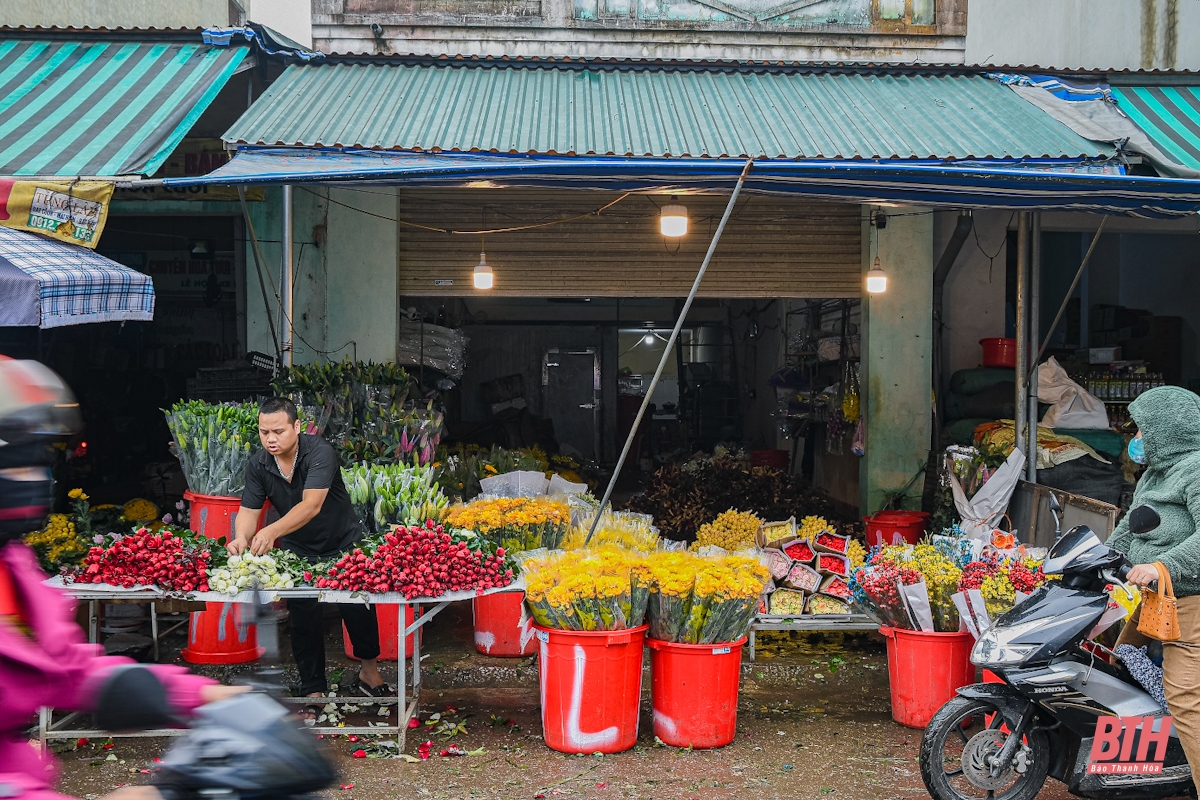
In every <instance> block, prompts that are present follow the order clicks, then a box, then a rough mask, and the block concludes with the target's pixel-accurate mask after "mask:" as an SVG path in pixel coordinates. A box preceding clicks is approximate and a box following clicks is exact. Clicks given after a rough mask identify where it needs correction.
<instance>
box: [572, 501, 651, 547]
mask: <svg viewBox="0 0 1200 800" xmlns="http://www.w3.org/2000/svg"><path fill="white" fill-rule="evenodd" d="M594 518H595V517H594V515H593V516H590V517H588V518H587V519H585V520H584V521H583V522H581V523H580V524H578V525H575V526H574V527H572V528H571V531H570V532H569V533H568V534H567V536H566V538H565V539H563V542H562V548H563V549H564V550H579V549H581V548H583V547H584V546H585V543H587V545H591V546H597V547H598V546H600V545H606V544H607V545H616V546H617V547H624V548H625V549H627V550H636V551H639V552H643V553H649V552H653V551H654V550H655V549H656V548H657V547H658V528H656V527H654V524H653V519H652V517H651V516H650V515H649V514H634V513H632V512H628V511H605V512H604V513H603V514H602V515H601V516H600V522H599V524H598V525H596V530H595V532H594V533H592V539H591V541H590V542H588V538H587V537H588V531H590V530H591V528H592V520H593V519H594Z"/></svg>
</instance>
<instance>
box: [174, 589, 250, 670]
mask: <svg viewBox="0 0 1200 800" xmlns="http://www.w3.org/2000/svg"><path fill="white" fill-rule="evenodd" d="M205 605H206V608H205V610H204V611H193V612H192V616H191V619H190V620H189V621H188V643H187V647H185V648H183V653H182V655H183V660H184V661H187V662H188V663H190V664H244V663H245V662H247V661H253V660H254V659H256V658H258V657H259V656H260V655H262V653H263V649H262V648H261V647H259V646H258V636H257V635H256V634H255V630H254V626H253V625H242V624H241V620H242V614H241V604H239V603H214V602H209V603H206V604H205Z"/></svg>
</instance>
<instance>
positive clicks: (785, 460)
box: [750, 450, 792, 470]
mask: <svg viewBox="0 0 1200 800" xmlns="http://www.w3.org/2000/svg"><path fill="white" fill-rule="evenodd" d="M791 458H792V453H791V451H790V450H751V451H750V466H752V467H773V468H775V469H782V470H786V469H787V468H788V464H789V463H790V462H791Z"/></svg>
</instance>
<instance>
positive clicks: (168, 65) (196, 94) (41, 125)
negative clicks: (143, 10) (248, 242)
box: [0, 33, 247, 178]
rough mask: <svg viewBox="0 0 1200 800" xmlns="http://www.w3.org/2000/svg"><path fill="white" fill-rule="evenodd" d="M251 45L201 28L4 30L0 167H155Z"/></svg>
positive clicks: (37, 172) (19, 171) (14, 171)
mask: <svg viewBox="0 0 1200 800" xmlns="http://www.w3.org/2000/svg"><path fill="white" fill-rule="evenodd" d="M193 38H194V39H195V42H194V43H193V41H192V39H193ZM246 53H247V48H245V47H210V46H209V45H206V44H203V43H202V42H201V41H200V35H199V34H198V33H197V34H195V35H194V37H193V36H189V37H188V39H186V40H181V39H172V40H169V41H167V40H164V41H155V40H153V39H149V40H148V39H147V38H145V37H142V38H134V37H130V38H122V37H121V36H118V35H100V36H96V37H87V36H84V35H82V34H81V35H78V36H76V35H72V36H70V37H67V36H63V37H47V36H29V37H23V36H19V35H8V36H0V176H8V177H20V176H43V177H45V176H57V177H63V178H68V177H76V176H82V177H92V176H98V177H109V176H119V175H150V174H152V173H154V171H155V170H157V169H158V168H159V167H160V166H161V165H162V163H163V162H164V161H165V160H166V158H167V156H168V155H169V154H170V153H171V151H172V150H173V149H175V147H176V145H178V144H179V142H180V140H181V139H183V137H184V135H185V134H186V133H187V131H188V130H189V129H190V128H191V127H192V125H193V124H194V123H195V122H196V120H197V118H199V116H200V115H201V114H202V113H203V112H204V110H205V109H206V108H208V106H209V104H210V103H211V102H212V101H213V98H214V97H216V95H217V92H219V91H220V90H221V87H223V86H224V85H225V83H226V81H228V80H229V77H230V76H231V75H233V73H234V71H235V70H236V69H237V67H238V65H239V64H240V63H241V62H242V59H243V58H244V57H245V55H246Z"/></svg>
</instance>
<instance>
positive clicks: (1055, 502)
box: [1050, 492, 1062, 513]
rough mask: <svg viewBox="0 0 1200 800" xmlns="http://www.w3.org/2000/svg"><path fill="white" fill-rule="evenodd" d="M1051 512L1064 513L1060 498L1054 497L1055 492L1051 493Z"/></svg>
mask: <svg viewBox="0 0 1200 800" xmlns="http://www.w3.org/2000/svg"><path fill="white" fill-rule="evenodd" d="M1050 510H1051V511H1054V512H1056V513H1057V512H1061V511H1062V505H1061V504H1060V503H1059V502H1058V498H1057V497H1056V496H1055V495H1054V492H1050Z"/></svg>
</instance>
